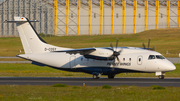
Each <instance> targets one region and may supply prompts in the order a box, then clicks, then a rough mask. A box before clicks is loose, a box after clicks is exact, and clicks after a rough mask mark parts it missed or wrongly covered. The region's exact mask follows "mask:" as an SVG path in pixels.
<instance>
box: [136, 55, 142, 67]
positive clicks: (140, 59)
mask: <svg viewBox="0 0 180 101" xmlns="http://www.w3.org/2000/svg"><path fill="white" fill-rule="evenodd" d="M142 63H143V57H142V56H138V58H137V64H138V65H142Z"/></svg>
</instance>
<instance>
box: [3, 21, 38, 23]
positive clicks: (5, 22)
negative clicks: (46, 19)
mask: <svg viewBox="0 0 180 101" xmlns="http://www.w3.org/2000/svg"><path fill="white" fill-rule="evenodd" d="M22 22H28V21H8V20H5V21H4V22H3V23H22ZM29 22H39V21H38V20H30V21H29Z"/></svg>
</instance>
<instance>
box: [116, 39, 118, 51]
mask: <svg viewBox="0 0 180 101" xmlns="http://www.w3.org/2000/svg"><path fill="white" fill-rule="evenodd" d="M117 47H118V39H116V51H117Z"/></svg>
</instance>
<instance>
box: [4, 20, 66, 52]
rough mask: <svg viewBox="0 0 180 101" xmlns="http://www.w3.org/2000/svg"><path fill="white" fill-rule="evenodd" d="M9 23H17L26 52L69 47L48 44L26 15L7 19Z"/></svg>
mask: <svg viewBox="0 0 180 101" xmlns="http://www.w3.org/2000/svg"><path fill="white" fill-rule="evenodd" d="M5 22H7V23H16V26H17V29H18V32H19V36H20V39H21V42H22V45H23V48H24V51H25V54H32V53H44V52H50V51H57V50H66V49H67V48H63V47H56V46H53V45H49V44H47V43H46V42H45V41H44V40H43V39H42V38H41V37H40V36H39V35H38V34H37V32H36V30H35V29H34V27H33V26H32V24H31V22H36V21H30V20H28V19H27V18H25V17H14V21H5Z"/></svg>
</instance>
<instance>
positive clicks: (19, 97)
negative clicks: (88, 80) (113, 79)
mask: <svg viewBox="0 0 180 101" xmlns="http://www.w3.org/2000/svg"><path fill="white" fill-rule="evenodd" d="M164 88H165V89H154V87H137V86H121V85H119V86H112V88H111V89H103V88H102V86H85V87H83V86H68V87H52V86H47V85H41V86H38V85H35V86H31V85H21V86H20V85H0V89H1V92H0V100H1V101H12V100H13V101H24V100H26V101H57V100H58V101H179V99H180V87H164Z"/></svg>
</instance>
